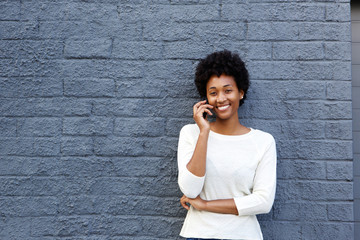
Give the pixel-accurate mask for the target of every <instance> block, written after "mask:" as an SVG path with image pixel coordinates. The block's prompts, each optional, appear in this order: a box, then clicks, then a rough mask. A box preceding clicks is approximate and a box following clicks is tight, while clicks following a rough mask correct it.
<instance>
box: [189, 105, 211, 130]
mask: <svg viewBox="0 0 360 240" xmlns="http://www.w3.org/2000/svg"><path fill="white" fill-rule="evenodd" d="M210 109H213V106H212V105H210V104H207V103H206V100H203V101H200V102H198V103H196V104H195V105H194V107H193V118H194V120H195V122H196V124H197V125H198V127H199V128H200V131H204V130H205V131H210V122H209V121H208V120H207V119H206V118H204V113H207V114H209V115H213V114H212V113H211V111H210Z"/></svg>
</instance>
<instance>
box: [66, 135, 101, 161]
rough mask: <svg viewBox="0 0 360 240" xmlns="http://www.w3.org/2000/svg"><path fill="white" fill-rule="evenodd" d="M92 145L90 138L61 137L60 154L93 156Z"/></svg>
mask: <svg viewBox="0 0 360 240" xmlns="http://www.w3.org/2000/svg"><path fill="white" fill-rule="evenodd" d="M93 148H94V143H93V140H92V139H91V138H90V137H76V136H72V137H62V140H61V153H62V154H63V155H67V156H83V155H92V154H93Z"/></svg>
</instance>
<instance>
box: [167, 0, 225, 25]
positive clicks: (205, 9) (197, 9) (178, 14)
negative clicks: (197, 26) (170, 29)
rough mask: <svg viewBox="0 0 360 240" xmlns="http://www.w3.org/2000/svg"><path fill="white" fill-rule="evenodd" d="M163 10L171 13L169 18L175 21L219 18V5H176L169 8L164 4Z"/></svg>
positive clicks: (200, 20) (213, 19)
mask: <svg viewBox="0 0 360 240" xmlns="http://www.w3.org/2000/svg"><path fill="white" fill-rule="evenodd" d="M164 11H165V12H167V14H170V15H171V19H172V20H173V21H176V22H198V21H199V22H202V21H215V20H219V17H220V16H219V5H218V4H211V3H209V4H206V5H200V4H196V5H178V6H176V7H171V8H169V7H168V6H166V7H165V8H164Z"/></svg>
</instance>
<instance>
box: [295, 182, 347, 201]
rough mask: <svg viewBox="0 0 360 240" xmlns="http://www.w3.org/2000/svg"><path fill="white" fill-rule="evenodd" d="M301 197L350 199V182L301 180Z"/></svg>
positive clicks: (309, 198) (305, 198)
mask: <svg viewBox="0 0 360 240" xmlns="http://www.w3.org/2000/svg"><path fill="white" fill-rule="evenodd" d="M299 187H300V191H301V195H302V196H301V199H304V200H325V201H331V200H345V201H346V200H351V199H353V192H352V183H343V182H341V183H340V182H301V183H300V184H299Z"/></svg>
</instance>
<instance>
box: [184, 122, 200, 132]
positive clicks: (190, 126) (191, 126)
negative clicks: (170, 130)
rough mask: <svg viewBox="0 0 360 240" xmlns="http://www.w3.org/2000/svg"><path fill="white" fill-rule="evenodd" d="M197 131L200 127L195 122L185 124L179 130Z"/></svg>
mask: <svg viewBox="0 0 360 240" xmlns="http://www.w3.org/2000/svg"><path fill="white" fill-rule="evenodd" d="M199 132H200V129H199V127H198V125H197V124H196V123H194V124H186V125H184V126H183V127H182V128H181V130H180V133H188V134H191V133H199Z"/></svg>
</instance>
